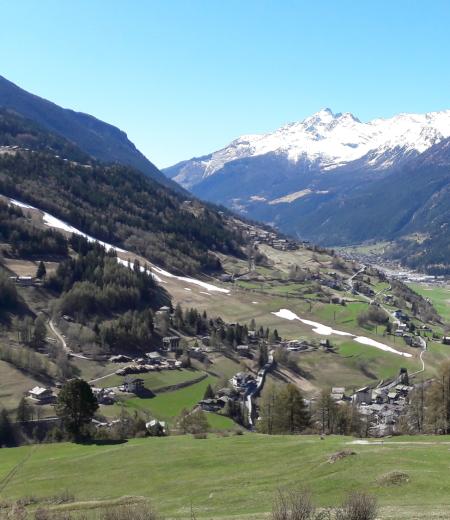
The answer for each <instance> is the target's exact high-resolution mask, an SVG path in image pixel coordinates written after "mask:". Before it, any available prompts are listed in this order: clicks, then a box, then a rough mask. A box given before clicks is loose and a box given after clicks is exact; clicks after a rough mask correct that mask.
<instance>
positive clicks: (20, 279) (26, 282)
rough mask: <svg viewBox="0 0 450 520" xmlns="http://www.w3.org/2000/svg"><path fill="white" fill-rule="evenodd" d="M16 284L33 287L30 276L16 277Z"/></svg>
mask: <svg viewBox="0 0 450 520" xmlns="http://www.w3.org/2000/svg"><path fill="white" fill-rule="evenodd" d="M16 284H18V285H24V286H27V285H33V277H32V276H18V277H17V278H16Z"/></svg>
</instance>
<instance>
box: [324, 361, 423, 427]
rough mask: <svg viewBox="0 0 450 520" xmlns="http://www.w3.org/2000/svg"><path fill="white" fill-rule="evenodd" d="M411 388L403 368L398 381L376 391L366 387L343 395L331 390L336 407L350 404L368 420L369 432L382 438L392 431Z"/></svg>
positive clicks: (395, 380)
mask: <svg viewBox="0 0 450 520" xmlns="http://www.w3.org/2000/svg"><path fill="white" fill-rule="evenodd" d="M413 388H414V387H413V386H411V385H409V381H408V373H407V371H406V369H401V370H400V373H399V375H398V377H397V378H395V379H394V380H392V381H389V382H387V383H384V384H380V385H379V386H377V387H376V388H371V387H369V386H365V387H363V388H359V389H358V390H356V391H355V392H354V393H353V394H351V395H346V393H345V388H342V387H334V388H332V389H331V397H332V399H333V400H335V401H336V403H337V404H340V403H344V402H351V403H353V404H354V405H355V406H357V408H358V411H359V413H360V414H361V415H362V416H364V417H366V418H367V420H368V423H369V425H370V427H369V433H370V434H371V435H373V436H380V437H381V436H384V435H390V434H392V433H394V432H395V427H396V424H397V422H398V420H399V418H400V417H401V416H402V415H404V413H405V411H406V405H407V403H408V395H409V393H410V392H411V391H412V390H413Z"/></svg>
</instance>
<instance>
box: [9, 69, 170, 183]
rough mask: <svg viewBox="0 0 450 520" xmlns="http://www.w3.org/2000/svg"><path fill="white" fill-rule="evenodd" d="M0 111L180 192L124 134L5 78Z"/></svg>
mask: <svg viewBox="0 0 450 520" xmlns="http://www.w3.org/2000/svg"><path fill="white" fill-rule="evenodd" d="M0 107H3V108H7V109H11V110H14V111H15V112H17V113H18V114H20V115H22V116H24V117H26V118H27V119H31V120H33V121H35V122H36V123H38V124H39V125H41V126H42V127H44V128H46V129H47V130H49V131H50V132H54V133H56V134H59V135H61V136H63V137H65V138H66V139H68V140H69V141H71V142H73V143H74V144H76V145H77V146H79V147H80V148H81V149H82V150H83V151H84V152H86V153H88V154H89V155H91V156H92V157H93V158H95V159H98V160H100V161H103V162H108V163H111V162H117V163H120V164H124V165H127V166H132V167H134V168H137V169H138V170H140V171H142V172H143V173H145V174H146V175H148V176H149V177H151V178H153V179H154V180H156V181H158V182H160V183H162V184H164V185H166V186H170V187H171V188H175V189H178V190H180V187H179V186H178V185H177V184H176V183H175V182H172V181H170V180H168V179H167V178H166V177H165V176H164V175H163V174H162V173H161V172H160V171H159V170H158V168H157V167H156V166H155V165H154V164H152V163H151V162H150V161H149V160H148V159H147V158H146V157H145V156H144V155H143V154H142V153H141V152H140V151H139V150H138V149H137V148H136V147H135V145H134V144H133V143H132V142H131V141H130V140H129V139H128V138H127V135H126V134H125V132H123V131H122V130H119V129H118V128H116V127H115V126H113V125H110V124H108V123H105V122H103V121H100V120H99V119H96V118H95V117H93V116H90V115H88V114H84V113H81V112H75V111H73V110H69V109H66V108H61V107H60V106H58V105H56V104H54V103H52V102H50V101H47V100H45V99H43V98H40V97H38V96H35V95H34V94H30V93H29V92H27V91H25V90H23V89H21V88H20V87H18V86H17V85H15V84H14V83H12V82H10V81H8V80H7V79H5V78H4V77H2V76H0Z"/></svg>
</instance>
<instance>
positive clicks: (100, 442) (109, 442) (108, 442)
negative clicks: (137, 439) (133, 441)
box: [75, 439, 128, 446]
mask: <svg viewBox="0 0 450 520" xmlns="http://www.w3.org/2000/svg"><path fill="white" fill-rule="evenodd" d="M127 442H128V440H127V439H83V440H78V441H75V443H76V444H80V445H83V446H114V445H115V444H126V443H127Z"/></svg>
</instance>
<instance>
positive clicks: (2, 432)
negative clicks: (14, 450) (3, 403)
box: [0, 408, 16, 448]
mask: <svg viewBox="0 0 450 520" xmlns="http://www.w3.org/2000/svg"><path fill="white" fill-rule="evenodd" d="M15 440H16V439H15V432H14V427H13V425H12V423H11V420H10V419H9V415H8V412H7V411H6V410H5V409H4V408H3V409H2V410H1V411H0V448H1V447H2V446H14V444H15Z"/></svg>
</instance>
